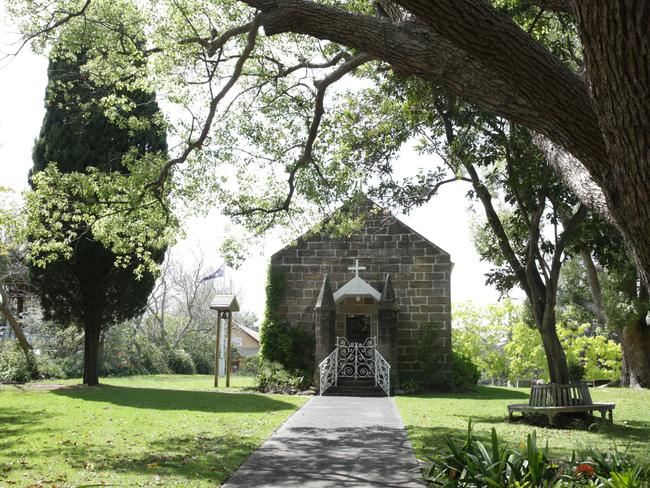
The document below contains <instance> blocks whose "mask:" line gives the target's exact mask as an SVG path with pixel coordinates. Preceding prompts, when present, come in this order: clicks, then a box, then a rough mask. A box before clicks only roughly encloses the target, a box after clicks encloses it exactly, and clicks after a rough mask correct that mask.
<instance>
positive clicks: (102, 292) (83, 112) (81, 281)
mask: <svg viewBox="0 0 650 488" xmlns="http://www.w3.org/2000/svg"><path fill="white" fill-rule="evenodd" d="M89 50H90V48H89V47H86V46H82V47H80V48H78V49H77V50H76V52H68V54H67V55H66V56H62V55H59V54H57V53H54V54H53V55H52V57H51V60H50V64H49V69H48V75H49V83H48V87H47V91H46V114H45V118H44V120H43V125H42V128H41V131H40V134H39V136H38V139H37V140H36V143H35V146H34V152H33V159H34V167H33V170H32V174H31V180H32V183H33V184H34V185H35V186H36V187H37V188H38V187H39V186H42V185H47V182H46V181H41V180H39V176H40V174H41V173H43V172H47V171H54V170H56V173H57V174H60V175H73V176H74V175H78V174H84V173H87V172H92V173H94V174H106V175H110V174H112V173H117V174H128V173H129V164H130V163H129V161H132V160H138V159H141V158H143V157H144V156H145V155H147V154H149V153H153V154H162V155H164V154H165V153H166V151H167V143H166V135H165V131H164V128H163V127H162V126H161V123H160V122H161V121H160V120H159V108H158V104H157V103H156V100H155V96H154V95H153V94H152V93H149V92H146V91H143V90H124V89H120V88H119V87H117V86H114V87H103V86H99V87H98V86H96V85H95V84H94V83H93V82H92V81H91V80H90V79H89V77H88V74H87V73H86V72H85V66H86V64H87V63H88V55H87V54H88V52H89ZM107 90H108V91H107ZM107 96H113V97H116V98H119V99H120V100H121V101H122V103H123V104H124V106H126V107H129V117H130V118H131V120H132V121H133V123H132V124H131V126H125V125H123V124H122V123H121V122H120V121H116V120H111V118H109V116H108V115H107V114H106V113H105V111H104V110H103V108H102V106H101V101H102V100H103V99H105V98H106V97H107ZM68 190H69V193H67V194H66V195H65V199H64V202H65V204H64V205H62V207H65V208H64V209H61V208H60V207H57V206H55V205H54V204H52V205H51V206H49V204H48V203H47V202H43V204H44V205H45V208H44V209H41V211H40V212H38V213H36V214H34V215H32V216H31V217H32V220H39V219H41V218H42V217H43V215H44V212H47V211H51V212H55V213H58V221H59V224H58V229H57V230H58V231H59V232H63V233H70V234H74V235H75V236H76V238H75V242H74V245H73V247H72V251H71V252H70V253H69V254H68V255H65V256H60V257H58V258H57V259H55V260H49V261H48V262H47V263H45V265H43V264H44V263H40V265H32V266H31V276H32V282H33V285H34V286H35V287H36V289H37V292H38V294H39V296H40V300H41V304H42V306H43V309H44V312H45V315H46V317H47V318H51V319H53V320H55V321H57V322H59V323H61V324H65V325H66V326H67V325H68V324H71V323H72V324H76V325H78V326H79V327H81V328H82V329H83V331H84V375H83V382H84V384H87V385H95V384H98V382H99V378H98V359H99V344H100V335H101V334H102V333H103V331H105V330H106V328H107V327H109V326H111V325H113V324H116V323H118V322H120V321H123V320H125V319H128V318H131V317H133V316H135V315H138V314H140V313H142V312H143V311H144V308H145V306H146V302H147V297H148V295H149V293H150V292H151V289H152V287H153V284H154V276H153V274H152V273H151V272H149V271H145V272H142V273H140V274H139V275H136V273H135V271H136V268H137V267H138V265H139V262H138V260H137V259H136V260H132V261H130V262H124V261H122V262H116V260H117V256H116V254H115V253H114V252H113V251H112V250H110V249H108V248H107V247H106V246H105V245H104V244H103V243H101V242H99V241H98V240H97V239H95V237H94V235H93V229H92V228H91V227H90V223H89V222H88V221H87V220H85V218H83V217H81V216H80V213H79V212H78V211H77V208H78V207H83V206H84V205H92V204H93V203H94V202H95V201H96V200H97V199H100V198H102V196H101V193H100V192H89V191H87V190H83V191H79V189H74V188H72V187H70V188H68ZM148 252H150V253H151V255H152V259H153V260H154V261H157V262H160V261H161V260H162V257H163V255H164V250H161V249H156V248H153V249H151V248H149V249H148ZM35 253H36V256H37V255H38V250H36V251H35Z"/></svg>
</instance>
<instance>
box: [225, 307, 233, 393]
mask: <svg viewBox="0 0 650 488" xmlns="http://www.w3.org/2000/svg"><path fill="white" fill-rule="evenodd" d="M226 348H227V349H226V387H229V386H230V370H231V369H232V362H231V359H232V358H231V349H232V312H228V344H227V346H226Z"/></svg>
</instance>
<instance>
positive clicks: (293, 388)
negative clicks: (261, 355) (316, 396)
mask: <svg viewBox="0 0 650 488" xmlns="http://www.w3.org/2000/svg"><path fill="white" fill-rule="evenodd" d="M310 385H311V378H310V377H309V376H308V375H306V374H305V372H304V371H303V372H300V371H287V370H286V369H285V368H284V367H283V366H282V364H280V363H278V362H273V361H263V360H262V361H260V365H259V373H258V374H257V387H258V389H259V390H260V391H263V392H273V393H296V392H297V391H298V390H300V389H304V388H307V387H309V386H310Z"/></svg>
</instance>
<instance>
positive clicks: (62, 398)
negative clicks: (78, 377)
mask: <svg viewBox="0 0 650 488" xmlns="http://www.w3.org/2000/svg"><path fill="white" fill-rule="evenodd" d="M212 381H213V380H212V378H211V377H209V376H201V375H193V376H163V375H161V376H142V377H133V378H111V379H105V380H103V383H104V384H103V385H102V386H100V387H94V388H84V387H79V386H74V385H71V383H78V381H77V382H74V381H65V382H63V383H66V384H68V385H69V386H65V387H63V388H60V389H55V390H49V391H48V390H42V389H34V387H33V386H27V387H22V388H21V387H13V386H4V387H0V487H5V486H14V485H15V486H27V485H29V484H32V483H34V484H36V483H39V482H41V485H43V486H59V487H63V486H101V485H104V484H106V485H113V486H149V485H158V486H188V487H190V486H191V487H200V486H218V484H219V483H220V482H221V481H223V480H224V479H225V478H226V477H227V476H228V475H230V474H231V473H232V472H233V471H234V470H235V469H236V468H237V467H238V466H239V465H240V464H241V463H242V462H243V461H244V459H245V458H246V457H247V456H248V455H249V454H250V453H251V452H252V451H253V450H254V449H256V448H257V447H258V446H259V445H260V444H261V443H262V442H263V441H264V440H265V439H266V438H267V437H268V436H269V435H270V434H271V433H272V432H273V431H274V430H275V429H276V428H277V427H278V426H280V425H281V424H282V422H283V421H284V420H286V419H287V418H288V417H289V415H291V414H292V413H293V412H294V411H295V410H296V409H297V408H298V407H299V406H301V405H302V404H303V403H304V402H305V401H306V400H307V397H300V396H283V395H262V394H256V393H252V392H249V391H247V390H246V389H245V388H246V387H249V386H251V385H252V379H250V378H244V377H233V381H232V385H233V386H234V387H232V388H230V390H229V391H228V392H226V390H225V389H220V391H218V392H215V391H214V389H213V388H212ZM224 384H225V381H224ZM41 485H38V486H41Z"/></svg>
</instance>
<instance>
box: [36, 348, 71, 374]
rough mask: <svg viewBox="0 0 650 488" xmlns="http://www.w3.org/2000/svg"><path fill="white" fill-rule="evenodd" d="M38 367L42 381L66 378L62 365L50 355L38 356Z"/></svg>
mask: <svg viewBox="0 0 650 488" xmlns="http://www.w3.org/2000/svg"><path fill="white" fill-rule="evenodd" d="M36 365H37V367H38V377H39V378H40V379H44V380H52V379H63V378H66V374H65V371H63V367H62V366H61V363H60V362H59V361H56V360H55V359H54V358H51V357H50V356H48V355H45V354H43V355H40V356H37V357H36Z"/></svg>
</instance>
